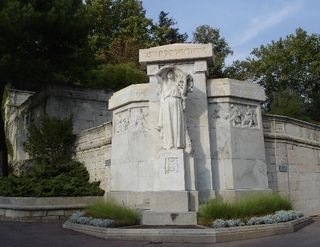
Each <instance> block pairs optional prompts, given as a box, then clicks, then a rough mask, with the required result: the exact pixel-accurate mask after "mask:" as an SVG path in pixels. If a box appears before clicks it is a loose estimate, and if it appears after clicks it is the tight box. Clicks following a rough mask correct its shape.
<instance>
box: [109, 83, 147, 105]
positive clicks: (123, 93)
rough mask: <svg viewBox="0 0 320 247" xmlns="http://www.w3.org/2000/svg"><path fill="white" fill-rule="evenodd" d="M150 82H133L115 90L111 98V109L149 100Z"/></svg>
mask: <svg viewBox="0 0 320 247" xmlns="http://www.w3.org/2000/svg"><path fill="white" fill-rule="evenodd" d="M149 89H150V84H149V83H141V84H132V85H130V86H128V87H125V88H123V89H121V90H119V91H117V92H115V93H114V94H113V95H112V96H111V98H110V100H109V110H114V109H116V108H119V107H121V106H124V105H127V104H130V103H134V102H146V101H148V100H149Z"/></svg>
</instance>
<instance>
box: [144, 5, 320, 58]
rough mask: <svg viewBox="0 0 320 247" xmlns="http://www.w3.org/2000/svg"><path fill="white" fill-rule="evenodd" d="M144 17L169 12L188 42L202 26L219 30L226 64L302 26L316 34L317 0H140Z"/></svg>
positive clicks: (319, 29) (319, 9)
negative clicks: (224, 42)
mask: <svg viewBox="0 0 320 247" xmlns="http://www.w3.org/2000/svg"><path fill="white" fill-rule="evenodd" d="M142 2H143V6H144V8H145V9H146V11H147V17H149V18H152V19H153V20H155V21H157V19H158V15H159V12H160V11H161V10H164V11H165V12H169V16H170V17H173V18H174V19H175V21H177V22H178V25H177V27H179V29H180V32H186V33H187V34H188V35H189V40H190V41H191V39H192V32H193V31H194V30H195V28H196V27H197V26H199V25H202V24H208V25H210V26H212V27H216V28H219V29H220V32H221V34H222V36H223V37H225V39H226V40H227V42H228V43H229V44H230V46H231V48H232V50H233V51H234V54H233V56H230V57H228V58H227V61H226V62H227V64H230V63H232V61H233V60H236V59H244V58H245V57H247V56H249V55H250V52H251V51H252V49H253V48H255V47H259V46H260V45H261V44H268V43H270V42H271V40H278V39H279V38H280V37H285V36H286V35H288V34H291V33H294V32H295V29H296V28H297V27H302V28H303V29H304V30H306V31H307V32H308V33H309V34H310V33H318V34H319V33H320V1H319V0H219V1H218V0H142Z"/></svg>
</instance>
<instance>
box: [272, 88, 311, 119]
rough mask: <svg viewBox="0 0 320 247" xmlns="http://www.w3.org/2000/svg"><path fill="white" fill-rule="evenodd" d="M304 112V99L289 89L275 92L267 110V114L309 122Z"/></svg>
mask: <svg viewBox="0 0 320 247" xmlns="http://www.w3.org/2000/svg"><path fill="white" fill-rule="evenodd" d="M305 112H306V105H305V104H304V99H303V98H302V97H301V96H300V95H299V94H297V93H296V92H295V91H293V90H290V89H285V90H284V91H280V92H276V93H275V94H274V98H273V101H272V102H271V104H270V110H269V113H271V114H276V115H284V116H288V117H293V118H298V119H301V120H306V121H309V120H310V118H309V117H308V116H306V114H305Z"/></svg>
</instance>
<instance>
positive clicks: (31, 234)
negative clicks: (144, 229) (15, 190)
mask: <svg viewBox="0 0 320 247" xmlns="http://www.w3.org/2000/svg"><path fill="white" fill-rule="evenodd" d="M62 224H63V222H52V223H23V222H8V221H0V247H82V246H87V247H98V246H99V247H100V246H103V247H127V246H137V247H143V246H146V247H180V246H185V247H209V246H216V247H253V246H254V247H256V246H258V247H271V246H276V247H319V246H320V218H315V222H314V223H313V224H311V225H309V226H306V227H305V228H303V229H301V230H299V231H297V232H295V233H291V234H282V235H276V236H272V237H266V238H259V239H252V240H243V241H235V242H229V243H220V244H214V245H210V244H187V243H186V244H181V243H176V244H175V243H158V242H148V241H117V240H114V241H113V240H104V239H100V238H96V237H92V236H87V235H85V234H81V233H78V232H74V231H71V230H67V229H63V228H62Z"/></svg>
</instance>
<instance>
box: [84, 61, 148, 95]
mask: <svg viewBox="0 0 320 247" xmlns="http://www.w3.org/2000/svg"><path fill="white" fill-rule="evenodd" d="M148 80H149V78H148V76H147V75H146V73H144V72H143V71H141V70H139V69H138V68H137V67H136V65H135V64H134V63H125V64H101V65H99V66H98V67H97V68H95V69H93V70H91V71H90V72H89V73H88V80H87V81H88V84H87V86H88V87H91V88H100V89H115V90H118V89H121V88H124V87H126V86H129V85H130V84H132V83H146V82H148Z"/></svg>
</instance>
